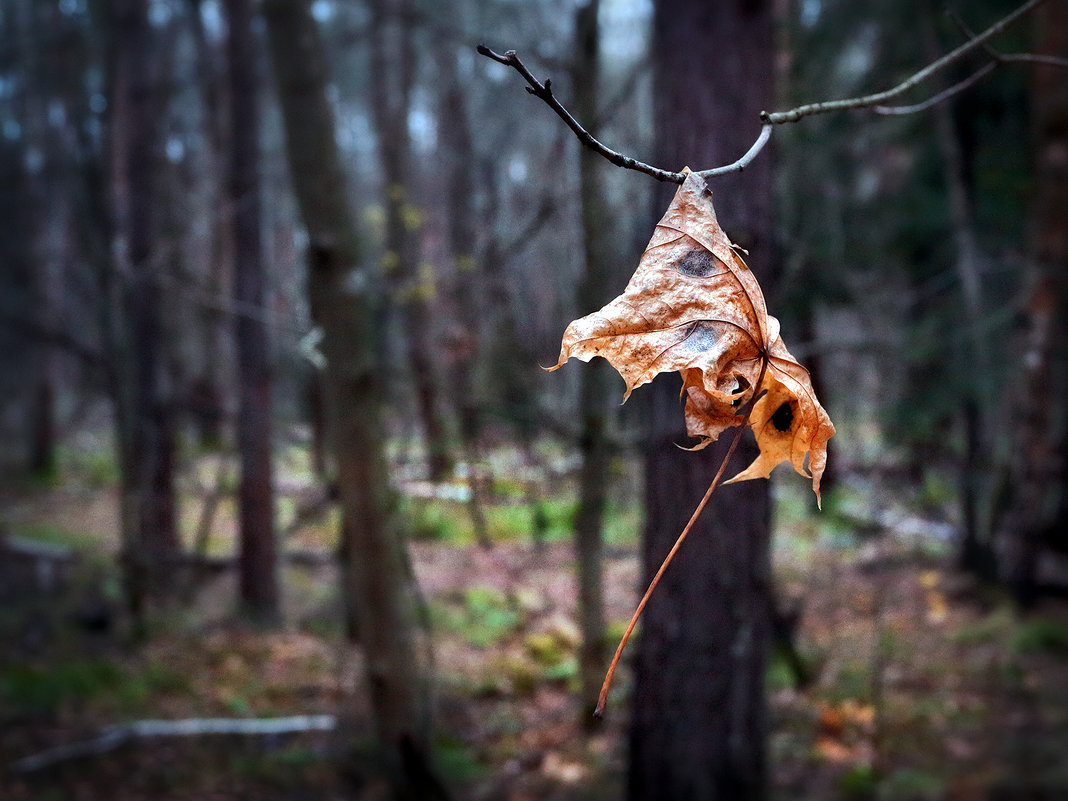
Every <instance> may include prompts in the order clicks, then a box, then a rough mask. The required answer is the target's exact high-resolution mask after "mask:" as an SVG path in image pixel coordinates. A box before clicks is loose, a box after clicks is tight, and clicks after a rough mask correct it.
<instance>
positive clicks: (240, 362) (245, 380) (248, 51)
mask: <svg viewBox="0 0 1068 801" xmlns="http://www.w3.org/2000/svg"><path fill="white" fill-rule="evenodd" d="M226 12H227V22H228V28H229V39H228V48H227V53H228V62H229V67H230V108H231V113H230V120H231V123H230V124H231V133H230V173H229V179H230V180H229V184H230V192H229V201H230V216H231V221H232V225H233V241H234V291H233V299H234V305H235V307H236V308H237V310H238V314H237V315H236V317H235V319H234V326H235V330H234V339H235V343H236V346H237V387H238V404H239V407H238V414H237V447H238V453H239V456H240V459H241V484H240V487H239V488H238V512H239V516H240V520H239V524H240V528H241V537H240V540H241V558H240V582H239V583H240V594H241V602H242V604H243V605H244V606H245V608H246V609H247V610H248V611H249V612H250V613H251V614H252V615H253V616H254V617H256V618H258V619H259V620H261V621H264V622H275V621H277V619H278V614H279V609H278V577H277V556H276V548H275V532H274V488H273V485H272V477H273V471H272V468H271V429H272V426H271V407H272V371H271V364H270V361H271V354H270V339H269V336H268V335H269V331H268V327H267V321H266V320H265V319H264V317H263V316H262V315H261V314H254V313H248V312H247V311H246V313H241V312H242V310H257V309H266V307H267V304H266V299H267V271H266V268H265V265H264V257H263V236H262V230H261V219H260V209H261V200H260V191H261V190H260V146H259V136H260V102H259V76H258V75H257V69H256V65H257V63H258V59H257V57H256V56H257V50H258V48H257V47H256V38H255V34H254V32H253V28H252V3H251V0H226Z"/></svg>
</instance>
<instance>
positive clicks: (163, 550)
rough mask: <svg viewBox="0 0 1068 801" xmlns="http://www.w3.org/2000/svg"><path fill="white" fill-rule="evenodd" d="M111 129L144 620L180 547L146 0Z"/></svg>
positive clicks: (139, 7) (121, 75)
mask: <svg viewBox="0 0 1068 801" xmlns="http://www.w3.org/2000/svg"><path fill="white" fill-rule="evenodd" d="M116 8H117V12H116V13H117V16H116V24H117V28H116V36H115V40H114V42H115V45H114V46H115V59H116V62H115V63H116V66H115V81H116V87H115V89H116V100H117V102H116V111H115V115H114V117H113V121H114V124H115V127H116V131H115V133H116V136H117V138H118V140H119V142H120V143H121V146H120V149H119V152H118V153H117V154H116V155H118V156H119V158H120V159H121V162H120V164H119V167H120V174H119V178H120V181H119V187H120V189H119V200H120V204H119V205H120V209H121V214H120V220H121V224H122V230H123V231H124V232H125V240H126V255H127V264H128V265H129V279H128V282H127V285H126V286H125V287H124V288H123V289H124V291H122V297H123V304H122V314H123V318H124V322H125V328H126V330H127V331H128V335H127V342H128V355H129V358H130V361H131V363H130V365H129V368H130V370H129V380H130V382H131V409H130V413H131V415H132V421H131V424H132V431H131V436H130V443H129V447H130V452H129V456H128V458H127V460H126V466H127V469H128V470H129V471H130V472H129V473H128V474H127V475H126V476H125V481H126V488H125V491H126V492H127V493H129V495H130V498H129V501H128V502H129V504H130V506H131V507H132V510H133V514H134V515H135V518H136V541H135V542H133V543H127V544H126V549H125V553H124V558H125V563H126V567H127V592H128V600H129V602H130V606H131V609H132V610H133V611H134V612H135V615H137V616H140V614H141V612H142V611H143V608H144V604H145V602H146V601H147V599H148V598H149V597H163V596H166V595H168V594H169V592H170V589H171V588H172V587H173V582H172V578H173V575H174V565H175V564H176V562H177V556H178V550H179V544H178V535H177V528H176V526H175V500H174V456H175V453H174V436H175V432H174V425H173V419H172V418H173V415H172V414H171V410H170V408H169V404H168V399H167V398H166V396H165V387H164V360H163V358H162V332H161V329H160V312H161V308H162V307H161V304H160V290H159V284H158V280H157V274H156V271H157V269H158V266H159V265H158V264H156V262H155V259H154V257H155V255H156V253H155V220H154V214H153V208H154V199H155V198H154V174H155V170H156V169H157V166H158V165H157V163H156V155H157V146H158V129H157V122H156V118H157V108H156V107H155V103H154V92H155V87H154V85H153V69H152V66H153V51H152V47H153V43H152V27H151V25H150V23H149V21H148V7H147V3H146V2H145V0H123V1H122V2H121V3H118V4H117V5H116Z"/></svg>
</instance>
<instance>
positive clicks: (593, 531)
mask: <svg viewBox="0 0 1068 801" xmlns="http://www.w3.org/2000/svg"><path fill="white" fill-rule="evenodd" d="M599 10H600V2H599V0H590V2H588V3H587V4H586V5H584V6H581V7H579V9H578V10H577V11H576V13H575V43H576V49H577V53H576V67H575V70H574V72H573V80H574V90H575V110H576V112H577V113H578V118H579V119H581V120H587V121H588V122H589V124H590V125H592V124H594V121H595V120H596V119H597V117H598V111H597V97H598V83H599V73H600V69H599V63H598V62H599V59H600V36H599V32H598V28H597V16H598V12H599ZM605 166H606V162H605V161H604V159H603V158H601V157H600V156H598V155H597V154H596V153H594V152H593V151H591V150H590V149H589V148H582V150H581V152H580V154H579V180H580V182H581V185H580V188H579V193H580V196H581V200H582V242H583V250H584V254H583V255H584V256H585V262H586V272H585V273H584V275H583V277H582V280H581V281H580V282H579V286H578V291H577V293H576V298H575V299H576V302H577V306H578V314H589V313H590V312H591V311H593V310H595V309H599V308H600V307H601V306H603V305H604V304H605V303H607V302H608V301H609V300H611V299H612V287H611V286H610V285H609V284H610V280H609V279H610V277H611V274H612V269H611V264H612V247H611V239H612V220H611V217H610V215H609V213H608V209H607V205H606V203H605V187H604V180H603V177H602V174H601V171H602V170H603V169H604V168H605ZM617 289H618V287H617ZM611 372H612V370H611V366H610V365H609V364H608V363H607V362H606V361H605V360H604V359H594V360H593V361H592V362H591V363H590V364H589V365H588V366H586V367H584V368H583V370H582V375H581V377H580V379H579V380H580V381H581V384H580V391H579V417H580V420H581V426H582V428H581V432H580V434H579V453H580V455H581V458H582V467H581V469H580V471H579V490H578V493H579V497H578V509H577V510H576V513H575V551H576V556H577V559H578V583H579V627H580V629H581V631H582V648H581V650H580V652H579V677H580V679H581V682H582V700H583V704H582V708H581V714H582V720H583V722H584V724H585V725H586V726H587V727H591V726H592V725H593V723H594V722H595V718H594V717H593V715H592V714H591V713H592V711H593V708H594V706H595V705H596V702H597V694H598V691H599V690H600V687H601V680H602V679H603V677H604V671H605V665H606V663H605V650H606V649H605V619H604V575H603V574H604V513H605V505H606V503H607V499H608V469H609V463H610V461H611V453H610V452H609V443H608V422H609V418H608V415H609V401H608V396H609V393H610V392H611V387H612V384H611V380H612V379H611Z"/></svg>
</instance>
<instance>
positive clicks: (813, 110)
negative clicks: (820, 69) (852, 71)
mask: <svg viewBox="0 0 1068 801" xmlns="http://www.w3.org/2000/svg"><path fill="white" fill-rule="evenodd" d="M1043 2H1044V0H1028V1H1027V2H1026V3H1024V4H1023V5H1022V6H1020V7H1019V8H1017V9H1016V10H1015V11H1013V12H1011V13H1009V14H1007V15H1006V16H1004V17H1002V18H1001V19H1000V20H998V21H997V22H995V23H994V24H993V25H991V26H990V27H989V28H987V29H986V30H985V31H983V32H982V33H981V34H979V35H978V36H976V37H974V38H972V39H970V40H969V41H967V42H965V43H964V44H962V45H960V46H959V47H957V48H955V49H954V50H951V51H950V52H948V53H946V54H945V55H944V56H942V57H941V58H940V59H938V60H937V61H933V62H931V63H930V64H928V65H927V66H926V67H924V68H923V69H922V70H920V71H919V72H915V73H913V74H912V75H910V76H909V77H908V78H906V79H905V80H904V81H902V82H901V83H899V84H898V85H897V86H895V87H893V88H892V89H886V90H885V91H882V92H876V93H874V94H870V95H863V96H861V97H851V98H845V99H843V100H828V101H824V102H821V103H809V104H807V105H804V106H798V107H797V108H793V109H790V110H789V111H776V112H772V113H768V112H766V111H765V112H761V114H760V118H761V119H762V120H763V121H764V122H765V123H771V124H773V125H779V124H781V123H785V122H797V121H798V120H799V119H801V118H802V117H808V116H810V115H812V114H825V113H827V112H828V111H846V110H848V109H857V108H869V107H871V106H877V105H880V104H882V103H884V102H885V101H887V100H892V99H894V98H895V97H898V96H899V95H903V94H904V93H905V92H907V91H908V90H909V89H912V88H913V87H914V86H917V85H919V84H921V83H923V82H924V81H926V80H927V79H928V78H930V77H931V76H932V75H934V74H935V73H936V72H938V71H939V70H942V69H944V68H945V67H947V66H949V65H950V64H952V63H953V62H954V61H956V60H957V59H959V58H960V57H961V56H963V55H965V54H966V53H970V52H971V51H972V50H974V49H975V48H977V47H979V46H981V45H983V44H985V43H986V42H987V41H989V40H990V39H992V38H993V37H995V36H997V35H998V34H999V33H1001V32H1002V31H1003V30H1005V28H1007V27H1008V26H1009V25H1011V24H1012V23H1014V22H1015V21H1016V20H1018V19H1019V18H1020V17H1022V16H1024V15H1025V14H1027V13H1029V12H1030V11H1032V10H1034V9H1035V8H1037V7H1038V6H1039V5H1040V4H1041V3H1043Z"/></svg>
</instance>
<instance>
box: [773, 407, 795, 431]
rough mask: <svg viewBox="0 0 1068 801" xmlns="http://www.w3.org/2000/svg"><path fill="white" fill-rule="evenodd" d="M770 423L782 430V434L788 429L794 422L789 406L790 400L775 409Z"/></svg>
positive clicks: (791, 408) (791, 409)
mask: <svg viewBox="0 0 1068 801" xmlns="http://www.w3.org/2000/svg"><path fill="white" fill-rule="evenodd" d="M771 424H772V425H773V426H775V429H776V430H777V431H782V432H783V433H784V434H785V433H786V432H787V431H789V430H790V426H792V425H793V424H794V410H793V407H791V406H790V401H786V402H784V403H783V405H782V406H780V407H779V408H778V409H776V410H775V414H773V415H772V416H771Z"/></svg>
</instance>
